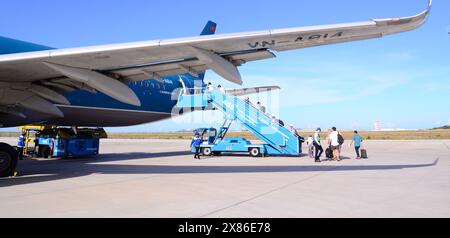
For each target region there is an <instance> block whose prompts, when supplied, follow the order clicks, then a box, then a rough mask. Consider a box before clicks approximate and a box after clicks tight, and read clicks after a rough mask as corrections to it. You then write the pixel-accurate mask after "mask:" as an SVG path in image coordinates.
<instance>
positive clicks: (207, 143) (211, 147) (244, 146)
mask: <svg viewBox="0 0 450 238" xmlns="http://www.w3.org/2000/svg"><path fill="white" fill-rule="evenodd" d="M228 130H229V127H221V128H220V131H219V133H217V130H216V129H215V128H200V129H198V130H196V132H197V133H199V134H200V136H202V137H203V139H204V143H203V144H202V145H201V147H200V148H201V152H202V154H203V155H205V156H212V155H220V154H222V153H249V154H250V155H251V156H253V157H260V156H265V155H267V153H268V149H267V148H266V147H268V146H269V145H267V144H253V143H252V142H250V141H249V140H247V139H245V138H225V136H226V134H227V132H228ZM192 152H195V148H192Z"/></svg>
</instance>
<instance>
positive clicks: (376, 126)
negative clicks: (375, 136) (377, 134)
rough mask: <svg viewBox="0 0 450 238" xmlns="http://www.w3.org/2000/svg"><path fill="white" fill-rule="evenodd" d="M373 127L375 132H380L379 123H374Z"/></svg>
mask: <svg viewBox="0 0 450 238" xmlns="http://www.w3.org/2000/svg"><path fill="white" fill-rule="evenodd" d="M374 127H375V130H376V131H381V122H380V121H376V122H375V123H374Z"/></svg>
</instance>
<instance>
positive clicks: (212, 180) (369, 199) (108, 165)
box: [0, 138, 450, 218]
mask: <svg viewBox="0 0 450 238" xmlns="http://www.w3.org/2000/svg"><path fill="white" fill-rule="evenodd" d="M1 141H4V142H9V143H11V144H14V143H15V139H8V138H3V139H1ZM187 146H189V141H176V140H175V141H173V140H170V141H168V140H104V141H102V147H101V153H102V155H101V156H99V157H98V158H95V159H80V160H41V161H37V160H26V161H21V163H20V165H19V167H18V171H19V173H20V175H21V176H20V177H18V178H13V179H8V178H7V179H0V217H4V218H5V217H6V218H8V217H163V218H165V217H170V218H172V217H175V218H203V217H207V218H215V217H219V218H223V217H225V218H227V217H239V218H241V217H242V218H253V217H255V218H266V217H268V218H276V217H294V218H297V217H377V218H378V217H450V141H368V142H366V144H365V147H366V148H367V150H368V153H369V157H370V158H369V159H368V160H355V159H354V157H355V155H354V151H353V149H352V148H351V147H350V146H349V144H346V145H345V147H344V153H343V155H344V156H345V157H347V158H346V159H344V160H343V161H341V162H323V163H321V164H316V163H314V162H313V160H312V159H310V158H307V157H303V158H278V157H276V158H275V157H271V158H259V159H255V158H250V157H246V156H224V157H214V158H205V159H204V160H200V161H199V160H194V159H193V155H191V154H190V153H189V152H188V151H187Z"/></svg>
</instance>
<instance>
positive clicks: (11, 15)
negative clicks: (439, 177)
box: [0, 0, 450, 131]
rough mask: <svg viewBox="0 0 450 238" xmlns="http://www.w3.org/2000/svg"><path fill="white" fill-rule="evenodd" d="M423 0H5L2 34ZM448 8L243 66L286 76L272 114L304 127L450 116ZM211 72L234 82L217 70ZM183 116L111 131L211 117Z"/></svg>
mask: <svg viewBox="0 0 450 238" xmlns="http://www.w3.org/2000/svg"><path fill="white" fill-rule="evenodd" d="M426 5H427V1H426V0H397V1H389V0H376V1H375V0H367V1H356V0H340V1H331V0H317V1H299V0H278V1H264V0H260V1H236V0H229V1H221V2H214V1H203V0H201V1H189V2H186V1H147V0H129V1H119V0H116V1H115V0H109V1H87V0H77V1H74V0H72V1H70V0H67V1H56V0H39V1H37V0H26V1H25V0H15V1H3V2H2V10H3V11H2V14H1V15H0V29H1V30H0V35H2V36H7V37H11V38H17V39H22V40H26V41H31V42H35V43H40V44H44V45H48V46H53V47H57V48H65V47H76V46H88V45H99V44H107V43H120V42H130V41H140V40H152V39H166V38H176V37H184V36H193V35H197V34H199V32H200V31H201V29H202V27H203V25H204V24H205V23H206V21H208V20H214V21H216V22H217V23H218V24H219V27H218V34H220V33H232V32H242V31H252V30H264V29H272V28H285V27H296V26H309V25H320V24H333V23H345V22H353V21H365V20H369V19H372V18H386V17H402V16H409V15H412V14H416V13H418V12H420V11H422V10H423V9H424V8H425V7H426ZM449 10H450V2H449V1H446V0H435V1H434V6H433V11H432V13H431V16H430V18H429V20H428V23H427V24H426V25H424V26H423V27H422V28H420V29H418V30H416V31H413V32H408V33H404V34H400V35H394V36H388V37H385V38H382V39H375V40H368V41H362V42H352V43H346V44H339V45H331V46H323V47H316V48H309V49H303V50H297V51H290V52H283V53H279V54H278V58H277V59H275V60H267V61H259V62H253V63H249V64H247V65H244V66H243V67H241V71H242V75H243V78H244V80H245V84H244V86H246V87H251V86H264V85H280V86H281V87H282V91H281V92H280V93H279V94H277V95H275V96H274V97H273V98H275V99H276V100H275V101H277V102H279V103H280V105H279V107H276V108H273V110H274V113H275V114H279V116H280V117H281V118H282V119H283V120H284V121H286V122H287V123H288V124H290V123H293V124H295V125H296V126H298V127H299V128H305V129H309V128H314V127H316V126H321V127H324V128H326V127H331V126H337V127H339V128H346V129H372V128H373V123H374V122H375V121H377V120H379V121H381V122H382V124H383V125H384V127H385V128H405V129H425V128H431V127H435V126H440V125H444V124H450V107H449V102H450V84H449V83H448V80H449V76H450V64H449V63H450V35H448V34H447V30H449V26H450V15H449ZM207 80H209V81H213V82H215V83H216V84H222V85H225V86H226V87H235V86H234V85H230V84H228V83H226V82H224V80H222V79H220V77H219V76H217V75H215V74H214V73H211V72H208V74H207ZM259 96H260V97H263V98H264V95H259ZM254 100H256V99H254ZM194 116H195V117H196V118H203V117H209V116H211V113H195V114H194ZM214 116H215V117H216V118H217V117H220V115H214ZM187 117H189V118H192V115H189V116H187ZM182 119H183V118H182ZM183 120H184V119H183ZM177 121H179V119H178V120H177V119H176V120H168V121H164V122H157V123H152V124H148V125H141V126H137V127H129V128H116V129H110V130H112V131H177V130H182V129H189V128H194V127H196V126H198V125H204V124H205V123H203V122H200V121H198V122H197V123H190V124H186V123H177ZM208 123H209V124H211V125H215V123H213V122H206V124H208Z"/></svg>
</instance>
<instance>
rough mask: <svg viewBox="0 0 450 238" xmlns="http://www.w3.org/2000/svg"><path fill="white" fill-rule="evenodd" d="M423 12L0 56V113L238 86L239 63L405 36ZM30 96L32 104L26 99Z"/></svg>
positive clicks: (419, 22)
mask: <svg viewBox="0 0 450 238" xmlns="http://www.w3.org/2000/svg"><path fill="white" fill-rule="evenodd" d="M430 10H431V0H430V3H429V6H428V8H427V9H426V10H425V11H423V12H422V13H420V14H418V15H415V16H411V17H405V18H389V19H375V20H370V21H366V22H358V23H348V24H335V25H323V26H312V27H299V28H289V29H276V30H266V31H257V32H245V33H238V34H225V35H212V36H199V37H191V38H181V39H171V40H156V41H145V42H135V43H127V44H113V45H102V46H94V47H84V48H73V49H60V50H47V51H39V52H31V53H17V54H8V55H1V56H0V96H1V95H3V98H2V97H0V111H3V112H5V111H7V110H8V108H5V106H7V105H14V104H17V103H18V102H19V101H20V102H21V103H22V106H27V103H28V105H31V104H33V103H34V105H33V106H34V108H36V100H38V99H37V98H41V99H42V98H45V99H48V100H51V101H53V102H57V103H61V104H63V103H67V101H66V100H64V98H63V97H61V95H60V94H57V93H55V90H56V91H65V90H70V89H73V88H79V89H84V90H90V91H100V92H103V93H105V94H107V95H109V96H111V97H113V98H115V99H117V100H119V101H121V102H124V103H128V104H131V105H136V106H139V105H140V102H139V99H138V98H137V96H136V95H135V94H134V93H133V92H132V91H131V90H130V89H129V88H128V87H127V86H126V84H125V83H126V82H130V81H139V80H144V79H148V78H155V79H160V78H161V77H164V76H170V75H177V74H186V73H189V74H192V75H198V74H199V73H200V72H203V71H205V70H208V69H211V70H213V71H215V72H216V73H217V74H219V75H220V76H222V77H223V78H225V79H227V80H229V81H231V82H234V83H237V84H242V79H241V74H240V73H239V70H238V67H239V66H241V65H243V64H245V63H247V62H251V61H257V60H263V59H269V58H274V57H275V52H282V51H287V50H295V49H302V48H307V47H314V46H321V45H329V44H336V43H343V42H350V41H357V40H365V39H371V38H378V37H382V36H385V35H390V34H395V33H400V32H405V31H410V30H413V29H416V28H418V27H420V26H421V25H422V24H424V23H425V21H426V18H427V16H428V13H429V12H430ZM30 91H32V92H34V94H32V95H36V94H38V96H39V97H38V96H34V98H32V99H30V94H29V93H27V92H30ZM8 95H14V98H15V100H13V99H12V98H13V97H9V96H8ZM24 100H27V101H25V102H24ZM38 101H39V102H40V103H41V104H45V102H44V101H43V100H38ZM2 105H3V106H2ZM47 112H48V110H47ZM53 114H56V115H57V114H60V113H58V112H54V113H53Z"/></svg>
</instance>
